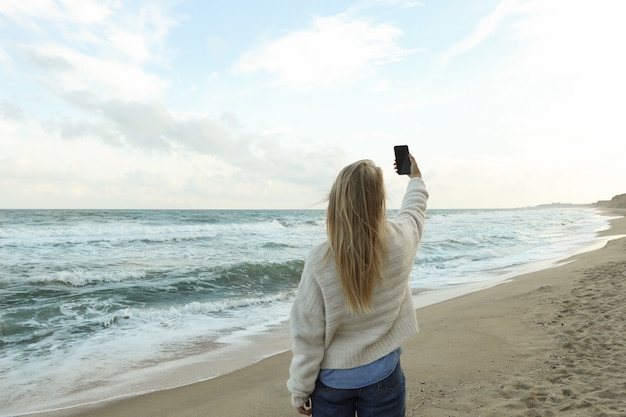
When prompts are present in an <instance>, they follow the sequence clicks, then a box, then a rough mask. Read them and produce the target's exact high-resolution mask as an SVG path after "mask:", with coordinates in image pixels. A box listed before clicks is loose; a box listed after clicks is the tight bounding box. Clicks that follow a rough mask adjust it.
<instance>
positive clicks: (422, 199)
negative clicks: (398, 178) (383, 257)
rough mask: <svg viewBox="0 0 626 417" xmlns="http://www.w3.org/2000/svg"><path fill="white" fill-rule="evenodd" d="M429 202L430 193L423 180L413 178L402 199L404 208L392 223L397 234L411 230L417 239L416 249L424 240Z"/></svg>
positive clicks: (409, 237) (401, 208) (402, 207)
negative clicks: (427, 204)
mask: <svg viewBox="0 0 626 417" xmlns="http://www.w3.org/2000/svg"><path fill="white" fill-rule="evenodd" d="M427 201H428V191H427V190H426V185H425V184H424V181H423V180H422V179H421V178H417V177H416V178H411V180H410V181H409V183H408V185H407V189H406V193H405V194H404V198H403V199H402V206H401V207H400V211H399V212H398V214H397V215H396V217H395V218H394V219H393V221H392V222H391V223H392V224H393V225H395V229H396V231H397V232H400V230H402V229H404V230H407V228H408V230H411V231H412V233H411V234H410V235H409V236H407V238H408V239H411V236H412V237H413V238H414V239H415V241H414V242H413V243H414V244H415V247H417V244H418V243H419V241H420V240H421V239H422V234H423V233H424V224H425V222H426V203H427Z"/></svg>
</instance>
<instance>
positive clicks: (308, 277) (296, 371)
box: [287, 178, 428, 407]
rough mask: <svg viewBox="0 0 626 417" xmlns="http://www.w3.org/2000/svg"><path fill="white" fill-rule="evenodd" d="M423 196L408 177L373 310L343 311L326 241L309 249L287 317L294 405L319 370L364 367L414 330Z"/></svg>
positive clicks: (417, 182) (393, 221)
mask: <svg viewBox="0 0 626 417" xmlns="http://www.w3.org/2000/svg"><path fill="white" fill-rule="evenodd" d="M427 199H428V192H427V191H426V187H425V185H424V182H423V181H422V179H421V178H412V179H411V180H410V181H409V184H408V186H407V191H406V194H405V196H404V199H403V201H402V207H401V209H400V211H399V212H398V214H397V215H396V216H395V217H394V218H393V219H391V220H388V222H387V224H388V225H387V241H386V246H385V247H386V251H385V258H384V266H383V271H384V272H383V277H382V280H381V281H380V282H379V283H378V284H377V286H376V289H375V293H374V297H373V299H372V309H371V312H367V313H360V314H356V315H348V314H347V308H346V305H345V301H344V298H343V293H342V290H341V284H340V282H339V278H338V276H337V271H336V268H335V265H334V263H333V262H332V261H328V260H327V259H328V258H327V257H325V254H326V252H327V251H328V242H325V243H322V244H319V245H317V246H315V247H314V248H313V249H312V250H311V252H310V253H309V256H308V257H307V259H306V262H305V265H304V271H303V272H302V277H301V280H300V287H299V288H298V294H297V295H296V299H295V301H294V303H293V306H292V309H291V318H290V328H291V338H292V351H293V358H292V360H291V366H290V368H289V373H290V378H289V380H288V381H287V388H288V389H289V391H290V392H291V403H292V405H293V406H294V407H300V406H302V405H303V404H304V403H305V402H306V400H307V399H308V398H309V396H310V395H311V393H312V392H313V390H314V388H315V381H316V379H317V375H318V373H319V370H320V369H321V368H325V369H348V368H354V367H357V366H361V365H366V364H368V363H371V362H373V361H375V360H376V359H379V358H381V357H383V356H385V355H386V354H388V353H390V352H391V351H393V350H395V349H397V348H398V347H399V346H400V345H401V344H402V343H403V342H404V341H406V340H407V339H409V338H410V337H413V336H415V335H416V334H417V332H418V327H417V319H416V317H415V309H414V307H413V298H412V295H411V290H410V289H409V285H408V279H409V274H410V272H411V269H412V267H413V262H414V260H415V255H416V253H417V247H418V244H419V241H420V239H421V237H422V232H423V230H424V221H425V210H426V201H427Z"/></svg>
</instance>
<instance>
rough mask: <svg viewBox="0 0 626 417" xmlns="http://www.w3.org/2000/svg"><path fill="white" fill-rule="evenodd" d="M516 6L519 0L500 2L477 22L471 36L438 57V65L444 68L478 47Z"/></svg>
mask: <svg viewBox="0 0 626 417" xmlns="http://www.w3.org/2000/svg"><path fill="white" fill-rule="evenodd" d="M518 4H519V0H503V1H502V2H500V4H498V6H497V7H496V8H495V9H494V11H493V12H492V13H491V14H489V15H488V16H485V17H484V18H482V19H481V20H480V21H479V22H478V24H477V25H476V28H475V29H474V31H473V32H472V33H471V34H469V35H468V36H466V37H465V38H463V39H461V40H460V41H458V42H457V43H455V44H454V45H452V46H451V47H450V48H448V49H447V50H445V51H444V52H443V53H442V54H440V55H439V57H438V61H439V65H440V66H441V67H445V66H447V65H448V63H449V62H450V61H451V60H452V59H454V58H456V57H458V56H461V55H463V54H465V53H467V52H469V51H470V50H472V49H474V48H476V47H477V46H478V45H480V43H481V42H483V41H484V40H485V39H486V38H487V37H488V36H489V35H491V34H492V33H493V32H494V31H495V30H496V29H497V28H498V26H499V25H500V22H501V21H502V19H504V18H505V17H507V16H509V15H510V14H511V13H512V12H514V11H515V10H516V9H517V7H518Z"/></svg>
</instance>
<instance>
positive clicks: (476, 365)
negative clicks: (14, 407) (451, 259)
mask: <svg viewBox="0 0 626 417" xmlns="http://www.w3.org/2000/svg"><path fill="white" fill-rule="evenodd" d="M611 214H615V215H619V216H623V215H624V210H622V211H617V210H616V211H613V212H612V213H611ZM611 224H612V228H611V229H610V230H607V231H604V232H601V233H600V235H604V236H616V235H624V234H626V220H625V218H624V217H621V218H618V219H615V220H612V222H611ZM625 295H626V238H624V237H620V238H616V239H613V240H610V241H609V242H608V243H607V244H606V246H604V247H603V248H601V249H597V250H594V251H591V252H586V253H582V254H578V255H575V256H573V257H572V258H570V259H567V260H565V261H563V262H561V263H560V264H559V266H556V267H552V268H548V269H544V270H541V271H538V272H533V273H529V274H525V275H520V276H517V277H515V278H514V279H512V280H509V281H507V282H505V283H502V284H500V285H497V286H494V287H492V288H489V289H485V290H481V291H478V292H474V293H471V294H467V295H463V296H460V297H457V298H454V299H452V300H447V301H444V302H440V303H437V304H434V305H430V306H426V307H423V308H419V309H418V310H417V315H418V321H419V324H420V333H419V335H418V336H417V337H415V338H413V339H411V340H410V341H409V342H408V343H406V344H405V346H403V348H404V353H403V355H402V365H403V367H404V370H405V373H406V376H407V392H408V395H407V415H408V416H427V417H428V416H432V417H435V416H436V417H440V416H455V417H458V416H557V415H558V416H626V342H625V341H624V334H626V303H624V302H623V299H624V296H625ZM290 358H291V354H290V352H285V353H282V354H279V355H275V356H272V357H269V358H267V359H264V360H262V361H260V362H258V363H256V364H254V365H252V366H249V367H246V368H244V369H241V370H238V371H235V372H232V373H229V374H227V375H223V376H220V377H218V378H214V379H211V380H208V381H205V382H200V383H196V384H192V385H188V386H184V387H180V388H175V389H170V390H165V391H159V392H154V393H149V394H144V395H139V396H135V397H130V398H125V399H122V400H117V401H112V402H106V403H101V404H97V405H93V406H85V407H80V408H75V409H71V410H62V411H57V412H49V413H40V414H36V416H48V417H57V416H95V417H100V416H101V417H105V416H106V417H125V416H128V417H137V416H150V417H159V416H163V417H191V416H216V417H231V416H232V417H246V416H255V417H260V416H267V417H269V416H272V417H277V416H278V417H282V416H285V417H286V416H296V415H298V414H297V413H296V411H295V410H294V409H293V408H292V407H291V406H290V404H289V394H288V392H287V389H286V387H285V382H286V380H287V377H288V366H289V361H290Z"/></svg>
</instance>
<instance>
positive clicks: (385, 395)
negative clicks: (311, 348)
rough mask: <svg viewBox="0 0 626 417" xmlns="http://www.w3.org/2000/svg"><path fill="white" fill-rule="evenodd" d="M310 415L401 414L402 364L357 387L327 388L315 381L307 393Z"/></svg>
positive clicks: (363, 416) (389, 416)
mask: <svg viewBox="0 0 626 417" xmlns="http://www.w3.org/2000/svg"><path fill="white" fill-rule="evenodd" d="M311 406H312V408H313V417H354V416H355V413H356V415H357V416H358V417H404V414H405V411H406V380H405V378H404V372H403V371H402V367H401V366H400V364H399V363H398V366H396V369H395V370H394V371H393V372H392V373H391V375H389V376H388V377H387V378H385V379H383V380H382V381H379V382H377V383H375V384H372V385H368V386H366V387H363V388H357V389H336V388H330V387H327V386H326V385H324V384H323V383H321V382H320V381H319V380H318V381H317V382H316V384H315V391H313V394H311Z"/></svg>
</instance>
